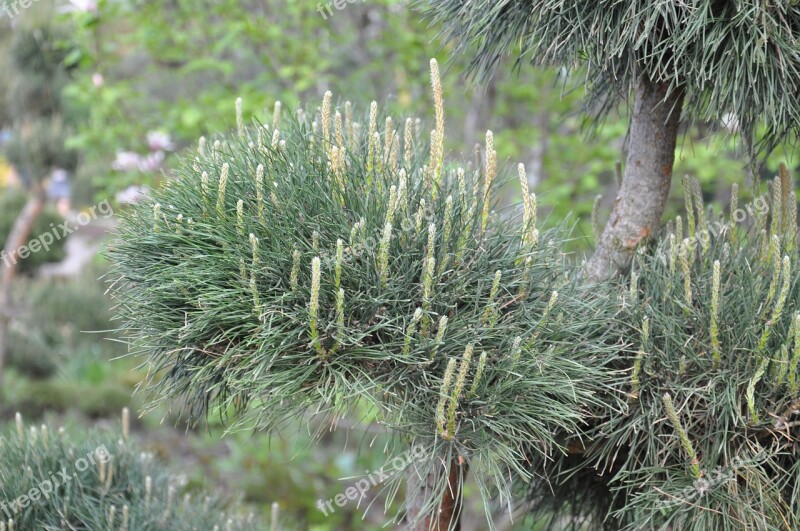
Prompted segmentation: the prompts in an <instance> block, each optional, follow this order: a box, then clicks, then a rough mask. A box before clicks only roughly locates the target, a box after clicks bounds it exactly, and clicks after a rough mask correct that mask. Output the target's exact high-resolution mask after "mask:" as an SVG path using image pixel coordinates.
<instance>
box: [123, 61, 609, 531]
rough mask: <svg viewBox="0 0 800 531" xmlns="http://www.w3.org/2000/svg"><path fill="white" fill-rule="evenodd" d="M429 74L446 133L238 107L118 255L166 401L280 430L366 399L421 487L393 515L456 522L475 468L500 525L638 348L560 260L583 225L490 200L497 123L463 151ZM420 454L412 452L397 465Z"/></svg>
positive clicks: (401, 474)
mask: <svg viewBox="0 0 800 531" xmlns="http://www.w3.org/2000/svg"><path fill="white" fill-rule="evenodd" d="M431 68H432V78H433V89H434V102H435V104H436V105H435V107H436V115H435V120H434V129H433V131H432V132H431V135H430V138H431V141H430V142H426V141H425V139H424V138H422V137H421V136H420V134H419V132H417V131H415V129H416V128H415V122H414V120H413V119H411V118H408V119H406V120H405V121H404V122H400V124H401V125H400V126H399V127H397V126H396V125H395V123H396V122H395V121H394V120H392V119H391V118H389V117H385V118H383V117H380V116H379V114H378V112H377V104H375V103H373V104H372V106H371V108H370V111H369V113H368V114H367V115H365V116H364V119H365V121H364V122H362V123H364V126H363V127H362V126H361V125H360V124H359V123H356V120H357V118H356V117H355V116H357V115H355V114H354V113H353V110H352V106H351V105H350V104H349V103H345V104H344V105H342V106H340V107H339V108H338V109H337V108H335V106H334V103H333V100H332V95H331V94H330V93H327V94H326V95H325V98H324V100H323V102H322V106H321V109H320V110H319V114H314V115H309V114H306V113H304V112H302V111H299V112H298V113H297V114H296V115H294V114H289V115H287V114H286V113H285V112H284V113H281V112H280V109H276V112H275V116H274V118H272V120H271V121H270V123H268V124H266V125H263V124H261V123H259V122H256V123H254V124H253V125H252V126H250V127H246V124H245V123H244V121H243V119H242V116H241V113H239V115H238V120H237V122H238V128H237V129H238V130H237V132H236V133H235V134H232V135H226V136H222V137H219V138H218V139H215V140H213V141H210V142H208V141H206V139H201V141H200V144H199V147H198V154H197V156H196V157H193V158H190V159H189V160H186V162H185V164H184V165H183V167H182V168H181V169H180V170H178V178H177V179H175V180H172V181H170V182H169V183H167V185H166V186H164V187H163V188H161V189H159V190H157V191H155V192H154V194H153V196H152V197H151V198H149V199H148V200H146V201H144V202H142V203H141V204H140V205H138V206H136V207H135V208H134V210H133V212H132V213H131V214H130V215H127V216H124V217H123V219H122V220H121V226H120V228H119V238H118V239H117V240H116V241H115V242H113V244H112V246H111V248H110V257H111V258H112V260H113V262H114V263H115V264H116V265H115V270H114V272H113V274H112V276H113V278H114V287H113V290H112V291H113V293H114V296H115V297H116V298H117V299H118V301H119V305H118V308H119V311H120V316H121V317H122V318H123V320H124V322H125V323H126V324H125V325H124V332H123V333H124V334H125V335H126V336H127V337H129V338H130V339H131V349H132V351H133V352H134V353H135V354H137V355H142V356H146V357H147V360H148V364H149V366H150V367H151V368H152V369H153V370H152V372H151V373H150V374H151V375H152V379H151V380H150V381H148V382H147V387H148V388H150V389H151V390H152V391H153V392H154V393H155V399H156V400H155V403H160V402H168V403H179V404H183V405H184V412H185V413H187V415H188V417H189V418H190V419H192V420H194V421H197V420H199V419H203V418H204V417H205V415H207V414H209V413H214V414H222V415H223V416H226V415H229V414H235V418H236V419H237V420H236V422H237V423H238V425H245V426H252V427H255V428H256V429H265V430H270V431H276V430H279V429H281V428H283V427H284V426H285V425H286V424H287V423H289V422H294V423H297V422H298V421H299V420H300V419H302V418H303V416H304V415H305V414H311V416H313V417H316V418H317V420H318V422H319V423H321V424H322V425H323V426H326V427H327V425H328V424H331V425H335V423H336V420H337V419H338V418H340V417H342V416H344V415H348V414H351V413H352V411H353V408H354V407H355V406H357V405H359V404H361V405H368V406H370V411H372V412H374V414H375V415H377V417H378V419H379V420H380V422H381V423H382V424H383V425H385V426H386V427H387V428H388V429H389V430H390V431H391V433H392V434H393V435H394V436H395V437H394V440H395V442H396V444H393V445H390V446H389V447H387V449H386V452H387V454H389V455H388V458H387V463H388V465H387V467H386V471H387V474H388V476H389V478H388V479H387V480H386V483H384V485H382V488H386V489H387V490H388V492H389V494H390V495H389V499H390V501H391V499H392V498H393V496H394V494H396V492H397V489H398V488H399V486H400V484H401V482H403V481H404V478H405V477H409V478H410V479H409V481H408V484H407V493H406V502H405V504H404V506H403V510H402V511H401V513H402V514H400V515H398V516H397V520H396V521H398V522H399V521H400V520H402V519H405V522H406V524H407V525H408V526H410V527H411V528H414V529H426V530H427V529H457V528H458V522H459V516H460V513H461V508H462V499H461V497H462V487H463V483H464V479H465V477H466V476H467V474H468V473H469V474H470V475H471V476H472V477H473V478H474V479H475V481H476V483H477V485H478V486H479V493H480V495H481V497H482V498H483V501H484V503H485V505H486V507H487V515H490V508H491V507H492V506H493V505H497V504H499V505H500V506H503V507H505V506H510V505H512V504H513V503H514V500H516V499H517V495H518V493H519V491H518V489H517V488H516V487H517V485H518V484H520V483H523V484H524V483H528V482H530V481H531V480H532V479H533V478H534V477H536V476H537V475H539V474H541V473H542V471H541V470H537V469H533V468H530V467H528V466H527V465H526V463H527V462H529V461H530V460H531V459H532V457H531V456H534V455H537V456H540V457H541V459H542V460H548V459H551V457H552V455H553V454H554V453H560V452H562V451H565V450H564V444H565V440H566V437H567V436H569V435H571V436H576V437H579V434H580V433H581V432H582V429H583V426H584V425H585V423H586V421H587V419H588V418H590V417H592V416H595V415H607V414H608V411H607V410H608V409H609V408H613V407H616V406H617V405H619V403H618V402H617V398H615V396H616V393H615V392H614V391H613V389H612V388H611V384H612V382H613V380H614V379H613V378H609V377H608V375H607V374H606V370H605V369H604V367H605V366H606V365H607V364H608V363H610V360H611V359H613V358H614V357H615V356H616V355H617V353H618V351H619V348H620V347H621V345H622V340H621V338H620V337H619V336H615V335H614V334H615V328H614V327H609V326H608V323H609V319H610V318H611V314H610V313H609V312H610V311H613V308H610V309H609V305H608V304H607V303H606V301H605V299H604V298H603V290H602V289H598V287H596V286H595V287H592V288H589V287H586V286H584V285H583V283H581V282H579V281H578V280H577V275H576V274H575V272H574V271H573V270H572V268H571V266H570V264H569V263H568V262H567V261H566V259H565V257H564V255H563V253H562V252H561V248H560V246H561V243H562V242H563V241H564V240H565V239H566V238H567V237H568V235H567V233H566V232H565V229H564V228H558V229H554V230H548V231H542V232H539V230H538V229H537V223H536V198H535V196H534V195H533V194H528V193H525V194H524V195H525V203H524V206H523V208H522V209H521V212H522V219H517V218H516V216H515V213H516V212H517V211H516V210H515V211H509V212H505V211H503V212H494V211H493V208H494V206H495V200H494V199H493V198H495V197H496V196H497V193H496V191H497V188H498V186H500V184H501V183H502V182H503V181H504V179H502V178H500V177H499V176H498V164H497V153H496V151H495V149H494V140H493V135H492V133H491V132H488V133H487V135H486V150H485V158H486V164H485V165H483V166H481V167H478V166H472V167H470V166H467V167H458V166H457V165H456V164H452V163H450V162H449V161H448V160H446V159H445V158H444V153H443V148H442V146H443V139H444V106H443V103H442V101H443V99H442V93H441V83H440V80H439V73H438V65H437V64H436V63H435V62H432V64H431ZM238 108H239V109H241V106H238ZM340 111H342V112H340ZM426 137H427V135H426ZM401 140H402V141H401ZM518 177H519V179H520V182H521V185H522V186H523V190H527V180H526V178H525V172H524V168H523V167H522V166H520V168H519V176H518ZM602 397H610V398H606V399H603V398H602ZM317 425H318V426H319V425H320V424H317ZM404 448H414V449H417V450H416V451H415V452H414V459H410V460H406V459H400V460H399V461H396V459H394V457H396V456H398V455H399V454H400V452H401V451H402V450H403V449H404ZM488 525H493V523H492V521H491V517H490V518H489V524H488Z"/></svg>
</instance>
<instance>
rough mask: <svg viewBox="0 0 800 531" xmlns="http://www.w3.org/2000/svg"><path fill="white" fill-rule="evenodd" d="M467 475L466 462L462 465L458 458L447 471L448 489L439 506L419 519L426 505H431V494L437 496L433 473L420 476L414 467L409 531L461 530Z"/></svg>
mask: <svg viewBox="0 0 800 531" xmlns="http://www.w3.org/2000/svg"><path fill="white" fill-rule="evenodd" d="M466 477H467V465H466V464H460V463H459V462H458V460H457V459H453V461H452V462H451V463H450V470H449V471H448V472H447V488H446V489H445V491H444V494H443V496H442V499H441V500H439V502H438V504H437V505H436V508H437V509H436V511H434V514H432V515H430V516H427V517H425V518H422V519H421V520H419V521H418V522H417V521H416V520H417V518H418V517H419V516H420V515H421V514H422V513H424V512H425V508H426V506H429V505H430V504H431V499H430V498H431V496H434V495H436V477H435V475H434V474H431V475H428V476H427V477H424V478H423V477H420V476H419V475H418V474H417V473H416V471H415V470H414V469H413V467H412V468H411V470H409V472H408V486H407V494H406V495H407V496H408V504H409V507H408V514H407V516H406V520H407V521H408V526H407V527H406V529H407V530H408V531H461V521H460V519H461V507H462V505H461V501H462V495H463V492H462V491H463V482H464V481H465V479H466Z"/></svg>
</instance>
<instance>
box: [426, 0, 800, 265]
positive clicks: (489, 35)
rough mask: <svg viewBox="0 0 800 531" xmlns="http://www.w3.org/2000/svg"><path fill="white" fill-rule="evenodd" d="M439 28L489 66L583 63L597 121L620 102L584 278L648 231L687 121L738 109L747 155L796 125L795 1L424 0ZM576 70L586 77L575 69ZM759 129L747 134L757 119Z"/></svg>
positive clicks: (621, 261) (622, 259) (799, 105)
mask: <svg viewBox="0 0 800 531" xmlns="http://www.w3.org/2000/svg"><path fill="white" fill-rule="evenodd" d="M425 4H426V6H428V9H429V13H430V15H431V16H432V17H433V18H434V19H435V20H437V21H440V22H441V23H442V24H443V25H444V28H445V30H444V34H445V36H446V37H448V38H452V39H453V40H455V41H456V42H457V43H458V45H459V47H460V48H461V49H462V50H464V51H468V52H469V53H473V51H474V59H473V66H474V68H475V69H476V70H477V71H482V72H488V71H490V70H491V69H492V67H494V66H495V65H496V64H497V62H498V59H499V58H500V57H501V56H503V55H505V54H509V53H518V54H519V59H520V61H532V62H535V63H539V64H552V65H559V66H563V67H566V68H568V69H573V68H576V67H583V68H585V70H586V77H585V79H586V89H587V94H588V102H587V103H588V108H590V109H592V110H593V112H595V113H596V114H597V115H598V117H599V116H602V115H603V114H604V113H605V112H607V111H609V110H611V109H614V108H615V107H616V104H617V103H618V102H620V101H625V102H627V103H628V106H629V109H630V112H631V115H630V116H631V118H630V129H629V132H628V142H629V144H628V153H627V159H626V164H625V170H624V177H623V180H622V186H621V188H620V190H619V194H618V198H617V200H616V201H615V203H614V208H613V210H612V212H611V216H610V219H609V222H608V223H607V224H606V226H605V230H604V231H603V233H602V237H601V238H600V241H599V242H598V248H597V250H596V252H595V254H594V256H593V257H592V259H591V260H590V261H589V263H588V274H589V276H590V277H592V278H595V279H598V278H604V277H609V276H614V275H616V274H617V273H618V272H620V271H626V270H627V269H628V266H629V265H630V262H631V259H632V257H633V254H634V250H635V248H636V246H637V245H638V244H639V242H640V241H642V240H643V239H645V238H647V237H648V236H649V235H650V234H652V233H654V232H655V231H656V230H657V229H658V227H659V223H660V220H661V216H662V214H663V212H664V205H665V202H666V198H667V194H668V192H669V188H670V182H671V178H672V166H673V161H674V152H675V144H676V139H677V136H678V132H679V128H680V126H681V124H682V117H684V118H685V120H686V121H691V120H698V121H706V120H718V119H720V118H722V117H723V116H724V115H726V114H728V113H730V114H732V115H733V116H735V117H736V119H737V120H738V123H739V124H740V128H741V130H742V131H743V134H744V140H745V143H746V144H747V145H748V147H749V150H750V151H751V154H752V153H753V152H755V151H758V150H759V149H763V150H765V151H769V150H770V149H772V148H773V147H774V146H776V145H777V144H778V143H779V142H781V141H782V140H784V139H785V138H787V136H790V135H791V134H792V133H797V131H798V124H800V100H799V99H798V98H797V94H798V93H800V74H798V72H800V46H798V40H799V39H800V4H798V2H795V1H788V0H787V1H777V2H767V3H765V2H761V1H759V0H735V1H726V0H698V1H693V2H663V1H653V0H636V1H628V2H620V1H616V0H598V1H594V2H586V1H584V0H542V1H536V2H531V1H529V0H498V1H496V2H492V3H491V4H487V3H486V2H475V1H467V0H442V1H436V2H426V3H425ZM581 78H583V76H581ZM759 124H763V125H764V127H765V131H766V132H765V134H764V135H763V136H761V137H759V138H757V139H753V134H754V131H755V129H756V126H758V125H759Z"/></svg>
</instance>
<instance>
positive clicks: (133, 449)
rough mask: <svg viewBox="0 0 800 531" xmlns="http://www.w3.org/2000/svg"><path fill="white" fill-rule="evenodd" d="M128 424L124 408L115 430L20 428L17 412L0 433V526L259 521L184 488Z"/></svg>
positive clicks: (258, 526) (224, 525)
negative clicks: (9, 428)
mask: <svg viewBox="0 0 800 531" xmlns="http://www.w3.org/2000/svg"><path fill="white" fill-rule="evenodd" d="M128 432H129V428H128V424H127V410H125V411H124V412H123V426H122V434H121V436H120V434H116V433H108V432H89V433H80V434H70V433H69V432H65V431H63V429H59V430H57V431H56V430H52V429H50V428H48V427H47V426H44V425H43V426H42V427H41V428H37V427H35V426H32V427H31V428H30V429H27V428H26V427H25V426H23V423H22V417H21V416H20V415H19V414H17V428H16V432H15V433H11V434H8V435H5V436H3V437H0V451H2V455H3V459H2V460H0V498H1V499H2V502H0V517H2V519H3V520H4V522H3V523H0V529H3V530H5V529H6V528H7V529H9V530H11V529H75V530H87V531H88V530H92V531H93V530H98V529H114V530H121V531H126V530H131V531H133V530H137V531H139V530H143V531H145V530H158V529H176V530H198V531H200V530H202V531H206V530H211V529H216V530H221V529H236V530H251V529H252V530H254V531H255V530H262V529H265V526H264V524H263V523H260V522H258V521H257V520H256V518H255V517H254V516H253V515H252V514H251V515H249V516H247V515H245V516H241V515H239V514H238V511H239V508H238V507H237V506H236V505H232V504H231V503H230V502H229V501H228V500H227V499H226V497H225V496H223V495H221V494H220V493H216V492H215V493H212V492H188V491H187V489H186V487H185V483H186V481H185V479H184V478H182V477H181V476H180V475H177V474H174V473H172V472H170V471H169V469H168V468H166V467H165V466H164V464H163V463H161V462H159V461H158V460H157V459H156V458H155V457H154V456H153V455H152V454H149V453H146V452H142V451H141V450H140V449H139V447H138V445H137V444H136V443H135V442H134V441H133V440H131V439H130V438H129V433H128ZM231 511H232V512H231Z"/></svg>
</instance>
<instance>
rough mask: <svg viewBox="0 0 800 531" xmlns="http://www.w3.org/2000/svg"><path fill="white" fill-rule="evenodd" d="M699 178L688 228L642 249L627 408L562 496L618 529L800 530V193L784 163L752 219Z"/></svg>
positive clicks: (605, 427) (570, 463) (629, 310)
mask: <svg viewBox="0 0 800 531" xmlns="http://www.w3.org/2000/svg"><path fill="white" fill-rule="evenodd" d="M686 184H687V185H689V186H687V190H689V193H688V194H687V197H688V202H687V218H688V224H687V226H684V225H683V223H682V221H681V220H680V218H678V219H677V220H676V222H677V223H675V224H674V229H672V231H671V232H670V233H669V234H668V235H667V237H666V238H665V239H664V240H663V241H661V242H660V243H659V244H658V245H657V246H655V248H654V249H653V250H652V251H653V252H647V253H640V254H639V255H638V257H637V259H636V260H635V266H636V267H635V271H634V273H633V274H632V276H631V277H630V279H629V285H628V287H627V288H626V289H625V291H624V293H622V294H621V296H620V297H619V299H618V300H619V301H620V304H621V307H620V310H621V316H620V317H621V321H622V322H625V323H628V334H629V337H635V338H638V341H637V342H638V346H637V348H636V350H635V351H634V352H633V353H631V355H630V356H629V357H626V358H621V359H620V360H618V361H617V362H616V364H615V365H616V367H617V368H621V369H626V370H627V371H628V372H629V379H628V382H627V383H626V385H625V391H626V392H627V394H628V397H629V399H628V408H627V411H626V412H625V413H624V414H617V415H611V416H609V417H608V418H606V419H604V420H603V422H600V423H598V424H597V425H596V429H595V430H594V431H593V432H592V433H591V437H590V439H591V441H590V443H589V444H588V445H586V447H585V448H584V450H585V453H584V454H583V455H582V456H579V457H576V456H571V457H570V458H569V459H567V460H565V461H562V462H561V463H559V464H557V465H556V466H557V467H562V468H563V469H568V470H569V474H567V475H565V477H570V478H571V479H570V481H567V482H564V483H562V484H561V485H560V486H559V488H558V489H556V491H555V494H554V495H553V502H554V503H555V504H556V505H559V506H560V509H561V510H564V509H567V510H569V511H574V512H576V513H579V514H581V513H582V514H583V515H584V516H585V515H586V514H587V513H589V514H594V515H595V520H594V521H595V522H596V523H597V522H602V521H604V520H605V522H606V525H607V527H608V528H610V529H684V530H698V531H700V530H708V529H769V530H772V529H775V530H777V529H797V528H798V527H800V501H799V500H800V454H799V453H798V446H797V438H798V436H800V423H798V420H797V415H798V413H799V412H800V372H798V370H799V369H800V367H799V366H798V363H800V281H799V280H798V275H797V272H796V271H795V269H796V268H797V264H798V256H797V249H798V247H797V222H796V209H797V202H796V199H795V194H794V192H790V190H791V184H790V180H789V178H788V174H786V173H785V171H784V172H783V174H782V180H776V181H775V183H774V184H773V186H772V188H773V194H772V195H773V200H772V202H771V204H770V205H769V208H768V209H767V208H760V207H759V208H758V209H750V212H751V213H752V214H755V220H751V221H754V223H753V224H752V225H753V226H752V227H751V228H749V229H747V228H744V227H740V226H737V225H738V224H737V223H736V222H734V221H726V220H724V219H722V218H719V220H717V218H716V217H715V216H713V215H709V214H707V213H706V211H705V208H704V206H703V204H702V199H701V197H700V195H699V193H696V194H692V193H691V189H692V188H694V189H695V190H696V189H697V187H694V186H691V184H692V183H691V182H687V183H686ZM733 196H734V203H733V205H732V206H731V212H736V211H737V208H738V207H737V205H736V199H735V198H736V196H737V194H736V191H735V190H734V195H733ZM763 206H764V207H766V206H767V203H766V201H764V203H763ZM756 210H757V211H756ZM768 211H769V212H770V214H769V215H767V212H768ZM742 212H744V210H740V211H738V213H737V214H736V217H737V218H739V219H738V221H741V216H740V214H741V213H742ZM682 235H686V239H683V236H682ZM575 465H577V467H576V466H575ZM590 489H591V490H590ZM534 497H535V498H537V499H541V498H542V497H544V498H549V492H547V493H544V492H542V491H541V490H537V491H536V492H535V495H534ZM576 499H577V500H580V501H579V503H577V504H570V503H569V502H570V500H576ZM559 500H562V501H561V502H559ZM563 500H566V502H564V501H563ZM550 507H552V505H550ZM606 511H610V514H608V515H607V514H605V513H606ZM606 518H607V519H606ZM574 522H579V520H574ZM597 525H598V526H599V525H601V524H599V523H597Z"/></svg>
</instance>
